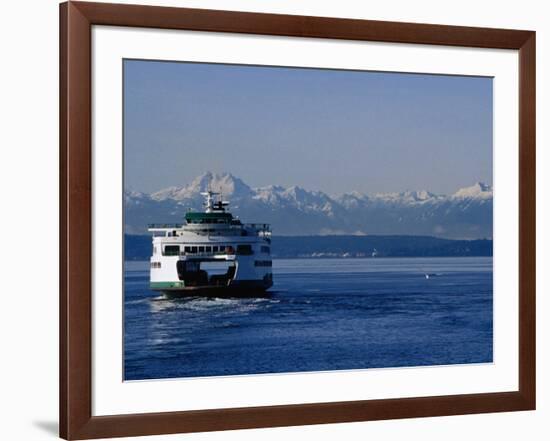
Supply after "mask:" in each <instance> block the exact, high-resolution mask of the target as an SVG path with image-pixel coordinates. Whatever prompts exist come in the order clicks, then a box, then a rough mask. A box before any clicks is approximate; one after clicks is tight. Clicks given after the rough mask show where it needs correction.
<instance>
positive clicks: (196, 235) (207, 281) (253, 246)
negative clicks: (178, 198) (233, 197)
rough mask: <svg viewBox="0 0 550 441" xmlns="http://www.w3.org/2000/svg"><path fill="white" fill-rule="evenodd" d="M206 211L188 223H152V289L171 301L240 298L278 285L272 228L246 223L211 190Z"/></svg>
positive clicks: (189, 216)
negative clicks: (176, 299) (229, 209)
mask: <svg viewBox="0 0 550 441" xmlns="http://www.w3.org/2000/svg"><path fill="white" fill-rule="evenodd" d="M201 195H203V196H205V198H206V201H205V209H204V211H202V212H193V211H189V212H187V213H186V214H185V223H184V224H162V225H158V224H152V225H149V228H148V230H149V231H150V232H152V233H153V253H152V255H151V270H150V288H151V289H152V290H155V291H161V292H163V293H164V294H165V295H167V296H169V297H183V296H210V297H238V296H251V295H257V294H261V293H264V292H265V291H266V290H267V289H269V288H270V287H271V286H272V285H273V275H272V261H271V229H270V226H269V225H268V224H243V223H242V222H241V221H240V220H239V219H238V218H236V217H234V216H233V215H232V214H231V213H230V212H229V211H228V205H229V202H227V201H223V200H222V198H221V197H220V193H215V192H212V191H207V192H205V193H201Z"/></svg>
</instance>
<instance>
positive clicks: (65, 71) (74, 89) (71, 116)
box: [59, 2, 536, 440]
mask: <svg viewBox="0 0 550 441" xmlns="http://www.w3.org/2000/svg"><path fill="white" fill-rule="evenodd" d="M92 25H116V26H133V27H146V28H163V29H186V30H196V31H216V32H237V33H248V34H267V35H284V36H293V37H314V38H333V39H347V40H368V41H382V42H396V43H416V44H419V43H422V44H433V45H450V46H467V47H481V48H499V49H515V50H517V51H519V79H520V81H519V91H518V93H519V140H518V141H519V176H520V186H519V211H520V219H519V221H520V222H519V275H520V279H519V391H510V392H502V393H480V394H470V395H450V396H438V397H422V398H400V399H386V400H368V401H347V402H338V403H312V404H300V405H284V406H266V407H247V408H232V409H221V410H215V409H210V410H208V409H207V410H198V411H184V412H166V413H146V414H133V415H114V416H92V407H91V403H92V376H91V373H92V372H91V362H92V354H91V347H92V341H91V338H92V320H91V319H92V317H91V300H92V299H91V283H92V277H91V258H92V240H93V238H92V232H91V214H92V213H91V201H92V193H91V192H92V182H91V92H92V91H91V56H90V55H91V26H92ZM59 130H60V436H61V437H63V438H65V439H71V440H72V439H89V438H104V437H116V436H137V435H151V434H169V433H178V432H180V433H181V432H199V431H214V430H228V429H244V428H258V427H278V426H291V425H305V424H322V423H341V422H350V421H366V420H383V419H391V418H413V417H426V416H441V415H458V414H473V413H483V412H506V411H517V410H532V409H535V393H536V390H535V32H532V31H517V30H503V29H487V28H472V27H458V26H443V25H429V24H412V23H395V22H381V21H370V20H351V19H340V18H321V17H302V16H294V15H274V14H258V13H244V12H227V11H212V10H201V9H183V8H169V7H153V6H136V5H118V4H106V3H83V2H68V3H63V4H61V5H60V128H59ZM511 289H512V288H511Z"/></svg>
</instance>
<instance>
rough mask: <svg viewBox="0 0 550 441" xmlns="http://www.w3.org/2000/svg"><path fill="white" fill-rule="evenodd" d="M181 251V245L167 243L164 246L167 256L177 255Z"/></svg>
mask: <svg viewBox="0 0 550 441" xmlns="http://www.w3.org/2000/svg"><path fill="white" fill-rule="evenodd" d="M179 253H180V246H179V245H166V246H165V247H164V255H165V256H177V255H178V254H179Z"/></svg>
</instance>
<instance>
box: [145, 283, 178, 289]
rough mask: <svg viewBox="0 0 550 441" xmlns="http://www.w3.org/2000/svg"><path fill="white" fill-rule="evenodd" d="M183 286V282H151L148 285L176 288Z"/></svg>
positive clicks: (151, 286)
mask: <svg viewBox="0 0 550 441" xmlns="http://www.w3.org/2000/svg"><path fill="white" fill-rule="evenodd" d="M184 286H185V285H184V283H183V282H151V283H150V285H149V287H150V288H151V289H178V288H183V287H184Z"/></svg>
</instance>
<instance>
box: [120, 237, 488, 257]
mask: <svg viewBox="0 0 550 441" xmlns="http://www.w3.org/2000/svg"><path fill="white" fill-rule="evenodd" d="M150 253H151V236H150V235H125V236H124V257H125V261H140V260H148V259H149V257H150ZM271 254H272V257H273V258H274V259H277V258H280V259H333V258H340V259H346V258H365V259H372V258H380V257H491V256H492V255H493V241H492V239H473V240H455V239H442V238H437V237H433V236H406V235H396V236H274V237H273V238H272V250H271Z"/></svg>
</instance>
